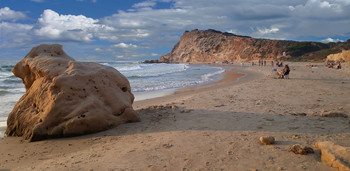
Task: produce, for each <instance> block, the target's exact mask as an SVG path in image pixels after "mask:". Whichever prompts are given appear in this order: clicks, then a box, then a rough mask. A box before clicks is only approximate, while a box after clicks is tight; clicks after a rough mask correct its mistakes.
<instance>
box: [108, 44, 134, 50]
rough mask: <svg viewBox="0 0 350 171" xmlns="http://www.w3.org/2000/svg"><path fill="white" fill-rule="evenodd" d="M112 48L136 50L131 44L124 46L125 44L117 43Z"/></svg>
mask: <svg viewBox="0 0 350 171" xmlns="http://www.w3.org/2000/svg"><path fill="white" fill-rule="evenodd" d="M111 47H112V48H123V49H124V48H137V45H133V44H131V43H129V44H126V43H119V44H115V45H112V46H111Z"/></svg>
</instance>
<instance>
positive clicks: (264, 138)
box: [260, 136, 275, 145]
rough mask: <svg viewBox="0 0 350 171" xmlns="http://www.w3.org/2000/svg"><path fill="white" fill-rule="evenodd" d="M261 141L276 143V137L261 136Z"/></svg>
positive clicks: (268, 143) (267, 143)
mask: <svg viewBox="0 0 350 171" xmlns="http://www.w3.org/2000/svg"><path fill="white" fill-rule="evenodd" d="M260 142H261V143H262V144H264V145H270V144H274V143H275V138H274V137H273V136H267V137H260Z"/></svg>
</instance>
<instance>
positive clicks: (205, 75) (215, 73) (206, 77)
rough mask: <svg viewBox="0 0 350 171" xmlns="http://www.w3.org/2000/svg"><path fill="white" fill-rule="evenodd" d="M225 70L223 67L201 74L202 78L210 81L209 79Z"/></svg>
mask: <svg viewBox="0 0 350 171" xmlns="http://www.w3.org/2000/svg"><path fill="white" fill-rule="evenodd" d="M223 72H225V70H224V69H222V68H221V70H219V71H216V72H212V73H208V74H204V75H202V76H201V78H202V80H204V81H208V80H211V77H213V76H215V75H219V74H222V73H223Z"/></svg>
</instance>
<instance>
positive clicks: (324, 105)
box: [0, 62, 350, 171]
mask: <svg viewBox="0 0 350 171" xmlns="http://www.w3.org/2000/svg"><path fill="white" fill-rule="evenodd" d="M287 64H289V66H290V68H291V73H290V79H275V71H272V68H271V66H265V67H259V66H247V65H248V64H246V66H245V67H243V68H242V67H239V65H238V64H237V65H234V66H236V67H235V68H234V69H233V70H228V71H226V72H225V74H224V75H225V76H224V79H223V80H221V81H219V82H216V83H211V84H206V85H200V86H196V87H190V88H186V89H181V90H179V91H177V92H176V93H174V94H172V95H168V96H165V97H159V98H155V99H150V100H143V101H137V102H135V103H134V104H133V106H134V109H136V110H137V112H138V113H139V114H140V117H141V120H142V121H141V122H138V123H128V124H124V125H121V126H119V127H116V128H113V129H110V130H107V131H103V132H100V133H96V134H89V135H85V136H79V137H72V138H61V139H51V140H44V141H39V142H31V143H29V142H25V141H23V140H22V138H20V137H5V138H1V139H0V151H1V153H0V170H1V169H11V170H183V171H185V170H315V171H320V170H338V169H335V168H331V167H329V166H327V165H326V164H325V163H323V162H322V161H321V155H320V151H319V150H318V149H316V148H314V147H313V144H314V143H316V142H318V141H332V142H334V143H335V144H338V145H342V146H347V147H350V119H349V116H350V103H349V101H350V96H349V95H350V69H349V67H350V66H345V67H343V69H340V70H337V69H329V68H326V67H325V66H324V65H323V64H322V63H314V64H313V65H314V66H315V67H307V66H306V65H308V64H309V63H291V62H287ZM278 69H281V68H278ZM330 113H337V114H338V115H336V116H335V117H325V116H329V115H327V114H330ZM261 136H273V137H275V139H276V143H275V144H273V145H262V144H261V143H260V142H259V138H260V137H261ZM293 144H301V145H305V146H310V147H313V148H314V150H315V153H313V154H308V155H297V154H294V153H292V152H290V151H289V147H290V146H291V145H293Z"/></svg>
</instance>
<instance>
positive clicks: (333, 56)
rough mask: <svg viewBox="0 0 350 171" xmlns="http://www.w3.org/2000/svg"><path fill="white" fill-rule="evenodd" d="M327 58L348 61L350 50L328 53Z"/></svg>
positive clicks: (349, 61)
mask: <svg viewBox="0 0 350 171" xmlns="http://www.w3.org/2000/svg"><path fill="white" fill-rule="evenodd" d="M327 60H332V61H340V62H347V63H350V50H343V51H342V52H341V53H336V54H331V55H328V56H327Z"/></svg>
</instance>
